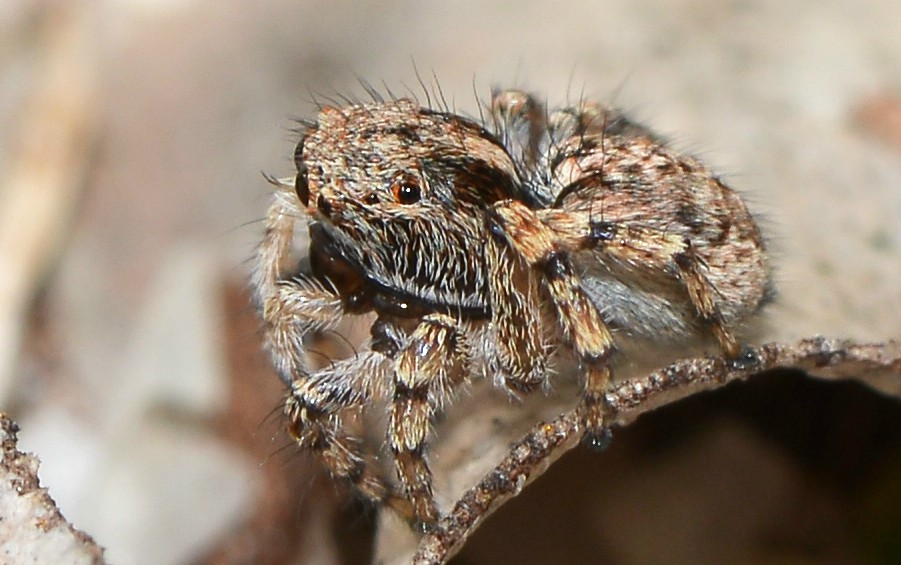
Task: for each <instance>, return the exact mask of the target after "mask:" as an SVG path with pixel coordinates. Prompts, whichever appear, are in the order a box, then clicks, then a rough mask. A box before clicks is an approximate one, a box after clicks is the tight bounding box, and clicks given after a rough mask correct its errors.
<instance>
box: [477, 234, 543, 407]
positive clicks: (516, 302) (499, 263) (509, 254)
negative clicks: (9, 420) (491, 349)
mask: <svg viewBox="0 0 901 565" xmlns="http://www.w3.org/2000/svg"><path fill="white" fill-rule="evenodd" d="M498 237H501V240H498V239H497V238H498ZM485 256H486V259H487V263H488V281H489V287H490V290H491V325H492V327H493V328H494V332H495V359H494V363H496V364H497V367H496V370H495V371H494V372H495V373H496V375H497V377H496V378H497V380H498V383H499V384H503V385H504V386H506V387H507V388H509V389H510V390H512V391H515V392H531V391H533V390H535V389H536V388H538V387H539V386H542V385H545V384H546V382H547V354H546V352H545V348H544V344H543V342H542V332H541V331H540V328H541V327H542V319H541V310H540V307H539V304H538V288H537V280H536V279H537V277H535V276H533V273H532V270H531V269H530V268H529V265H526V264H525V263H524V262H522V261H520V260H519V258H518V257H516V256H515V254H514V252H513V250H511V249H510V248H509V247H508V245H507V244H506V243H505V242H504V241H503V240H502V236H497V235H495V236H494V237H490V238H488V241H487V242H486V252H485Z"/></svg>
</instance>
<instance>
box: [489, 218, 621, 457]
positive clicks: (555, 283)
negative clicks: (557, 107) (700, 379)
mask: <svg viewBox="0 0 901 565" xmlns="http://www.w3.org/2000/svg"><path fill="white" fill-rule="evenodd" d="M489 221H490V222H491V229H492V231H493V232H494V233H495V234H498V235H500V234H503V235H504V236H505V237H506V241H507V243H508V244H509V245H510V247H511V248H512V249H513V250H514V251H515V252H516V253H517V254H518V255H519V256H520V257H521V258H522V259H523V260H524V261H525V262H526V263H527V264H529V265H530V266H532V267H533V268H534V269H537V270H539V271H540V272H541V273H542V275H543V278H544V283H545V287H546V288H547V291H548V293H549V294H550V297H551V300H552V302H553V303H554V307H555V309H556V311H557V317H558V319H559V320H560V324H561V325H562V326H563V330H564V333H565V335H566V337H567V338H568V339H569V341H570V342H571V343H572V346H573V349H574V350H575V352H576V354H577V355H578V356H579V360H580V362H581V364H582V367H583V368H584V371H585V373H584V380H583V383H582V391H583V392H582V412H583V417H584V422H585V427H586V430H585V438H586V441H587V442H588V443H590V444H591V445H595V446H598V447H603V446H604V445H606V443H607V442H608V441H609V431H607V430H606V429H605V427H604V413H605V410H606V397H605V394H606V392H607V387H608V386H609V383H610V380H611V370H610V365H609V360H610V355H611V353H612V352H613V349H614V344H613V336H612V335H611V334H610V330H609V329H608V328H607V325H606V324H605V323H604V320H603V318H602V317H601V314H600V312H599V311H598V309H597V307H596V306H595V305H594V303H593V302H592V301H591V299H590V298H589V297H588V295H587V294H586V293H585V292H584V291H583V290H582V287H581V286H580V284H579V279H578V277H577V276H576V274H575V272H574V271H573V267H572V262H571V260H570V257H569V252H568V251H567V250H565V249H562V248H560V246H558V245H557V244H556V242H555V234H554V233H553V231H552V230H551V229H550V228H549V227H548V226H547V225H545V224H544V223H543V222H541V220H540V219H539V218H538V216H537V215H536V213H535V212H534V211H532V210H531V209H529V208H528V207H526V206H525V205H523V204H521V203H519V202H516V201H512V200H510V201H503V202H499V203H497V204H495V206H494V208H493V209H492V213H491V219H490V220H489Z"/></svg>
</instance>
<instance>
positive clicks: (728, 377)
mask: <svg viewBox="0 0 901 565" xmlns="http://www.w3.org/2000/svg"><path fill="white" fill-rule="evenodd" d="M773 369H797V370H802V371H805V372H807V373H808V374H811V375H812V376H816V377H823V378H830V379H845V378H847V379H855V380H858V381H860V382H862V383H864V384H866V385H868V386H870V387H872V388H875V389H877V390H880V391H882V392H885V393H887V394H891V395H894V396H896V397H899V398H901V344H899V343H897V342H888V343H884V344H857V343H854V342H852V341H847V340H829V339H823V338H811V339H805V340H801V341H799V342H797V343H794V344H780V343H770V344H766V345H763V346H760V347H757V348H753V349H749V350H748V351H747V352H746V355H745V356H744V357H743V361H741V362H735V361H728V360H726V359H723V358H719V357H717V358H699V359H687V360H683V361H679V362H677V363H674V364H673V365H670V366H669V367H666V368H664V369H660V370H658V371H655V372H653V373H651V374H649V375H647V376H646V377H644V378H641V379H634V380H630V381H627V382H624V383H622V384H620V385H619V386H618V387H616V388H615V389H613V390H612V391H611V392H610V393H608V394H607V402H608V403H609V406H610V408H611V410H612V418H613V426H615V427H622V426H626V425H628V424H629V423H631V422H633V421H634V420H635V419H636V418H638V416H640V415H641V414H644V413H646V412H649V411H651V410H653V409H655V408H658V407H660V406H663V405H665V404H669V403H670V402H674V401H676V400H680V399H682V398H685V397H687V396H690V395H692V394H695V393H697V392H699V391H702V390H710V389H714V388H718V387H720V386H723V385H726V384H729V383H731V382H733V381H738V380H743V379H746V378H748V377H750V376H752V375H755V374H758V373H761V372H763V371H770V370H773ZM580 437H581V427H580V418H579V414H578V412H577V411H576V410H571V411H569V412H567V413H565V414H562V415H561V416H559V417H558V418H556V419H555V420H553V421H552V422H550V423H541V424H539V425H537V426H535V427H534V428H532V430H531V431H530V432H529V433H528V434H526V435H525V436H524V437H523V438H522V439H521V440H519V441H518V442H516V443H515V444H514V445H513V447H512V448H511V450H510V453H509V455H508V456H507V457H505V458H504V460H503V461H501V462H500V464H499V465H498V466H497V467H495V468H494V469H493V470H492V471H491V472H489V473H488V474H487V475H485V477H484V478H483V479H482V480H481V481H480V482H479V483H478V484H477V485H476V486H474V487H473V488H471V489H469V490H468V491H467V492H466V493H465V494H464V495H463V496H462V497H461V498H460V500H459V501H458V502H457V503H456V504H455V505H454V507H453V509H452V510H451V511H450V513H448V514H447V515H446V516H444V517H443V518H442V519H441V520H440V522H439V523H438V525H437V526H436V528H435V529H434V530H433V531H432V532H431V533H429V534H428V535H427V536H425V537H424V538H423V539H422V540H421V541H420V544H419V549H418V551H417V552H416V555H415V557H414V558H413V562H414V563H417V564H438V563H445V562H446V561H447V560H448V559H450V558H451V557H452V556H453V555H454V554H456V553H457V552H458V551H459V550H460V549H461V548H462V547H463V545H464V544H465V542H466V540H467V539H468V538H469V536H470V535H472V533H473V532H474V531H475V530H476V529H477V528H478V527H479V525H480V524H481V523H482V522H483V521H484V520H485V518H487V517H488V516H489V515H490V514H491V513H492V512H494V511H495V510H497V509H498V508H500V507H501V506H502V505H503V504H504V502H506V501H507V500H509V499H510V498H512V497H514V496H516V495H517V494H519V492H520V491H521V490H522V489H523V487H525V486H526V484H528V483H529V482H531V481H532V480H534V479H535V478H537V477H538V476H540V475H541V474H542V473H543V472H544V471H545V470H546V469H547V468H548V467H549V466H550V465H551V463H553V462H554V461H555V460H556V459H557V458H558V457H560V456H561V455H563V454H564V453H565V452H566V451H568V450H570V449H571V448H573V447H574V446H575V445H577V444H578V442H579V439H580Z"/></svg>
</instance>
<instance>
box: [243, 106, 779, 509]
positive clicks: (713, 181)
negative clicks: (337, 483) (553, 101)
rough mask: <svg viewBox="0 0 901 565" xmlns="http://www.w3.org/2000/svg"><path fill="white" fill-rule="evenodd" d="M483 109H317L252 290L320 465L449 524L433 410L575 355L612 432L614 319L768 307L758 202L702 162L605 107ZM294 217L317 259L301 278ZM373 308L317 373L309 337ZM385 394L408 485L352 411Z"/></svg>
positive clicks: (691, 316)
mask: <svg viewBox="0 0 901 565" xmlns="http://www.w3.org/2000/svg"><path fill="white" fill-rule="evenodd" d="M489 110H490V112H489V114H488V119H487V120H485V123H483V124H480V123H477V122H474V121H472V120H469V119H466V118H463V117H460V116H457V115H454V114H451V113H449V112H440V111H435V110H432V109H429V108H422V107H420V106H419V105H418V104H416V103H414V102H412V101H410V100H405V99H400V100H391V101H380V102H375V103H372V104H356V105H349V106H347V107H343V108H331V107H325V108H322V109H321V111H320V113H319V116H318V118H317V120H316V122H315V123H312V124H310V125H309V126H308V127H307V128H306V129H305V131H303V133H302V139H301V141H300V142H299V143H298V145H297V148H296V151H295V164H296V168H297V175H296V177H295V179H293V182H282V183H281V184H280V185H279V187H278V192H277V194H276V198H275V201H274V204H273V206H272V207H271V209H270V212H269V215H268V230H267V234H266V237H265V238H264V241H263V244H262V245H261V247H260V251H259V253H258V266H257V271H256V274H255V279H254V285H255V289H256V299H257V301H258V303H259V306H260V308H261V311H262V316H263V319H264V321H265V323H266V329H267V337H268V347H269V349H270V351H271V352H272V355H273V358H274V360H275V364H276V367H277V369H278V371H279V373H280V375H281V377H282V378H283V379H284V380H285V382H286V383H287V384H288V385H289V387H290V392H289V395H288V398H287V402H286V412H287V414H288V418H289V422H290V426H289V428H290V430H291V432H292V434H293V435H294V437H295V438H296V439H297V441H298V442H299V443H300V444H301V445H302V446H304V447H307V448H311V449H313V450H315V451H317V452H319V453H320V454H321V455H322V457H323V459H324V460H325V462H326V465H327V466H328V467H329V469H330V471H331V472H332V473H333V474H334V475H336V476H338V477H341V478H345V479H348V480H350V481H351V482H353V483H354V484H356V485H357V486H358V487H359V489H360V491H361V492H362V493H363V494H364V495H365V496H366V497H368V498H370V499H373V500H384V501H390V502H392V503H393V504H394V505H395V507H396V508H398V509H399V510H400V511H401V512H403V513H404V514H405V515H406V516H407V517H408V518H410V519H411V520H415V521H418V522H421V523H430V522H432V521H434V520H435V519H436V517H437V512H438V511H437V509H436V507H435V504H434V499H433V497H432V493H431V473H430V471H429V469H428V464H427V462H426V458H425V454H424V446H425V441H426V437H427V435H428V431H429V426H430V421H431V419H432V417H433V416H434V414H435V412H436V411H437V410H439V409H440V408H441V407H442V406H443V404H444V403H446V402H447V401H449V399H450V398H451V396H452V393H453V390H454V389H455V388H456V387H457V386H458V385H460V384H461V383H463V382H465V381H466V380H468V379H470V378H472V376H473V375H482V376H488V377H490V378H492V379H493V380H494V382H496V383H497V384H498V385H499V386H502V387H506V388H508V389H509V390H511V391H512V392H515V393H524V392H530V391H532V390H534V389H536V388H540V387H542V386H543V385H546V384H547V382H548V379H549V370H548V366H549V363H550V361H551V359H552V358H553V357H554V356H555V355H558V354H561V353H566V354H568V355H570V356H573V357H575V359H576V360H578V362H579V365H580V367H581V371H582V380H583V398H582V406H583V413H584V417H585V427H586V436H587V437H588V439H589V440H591V441H595V442H600V443H602V442H603V441H604V440H605V438H606V437H607V431H606V428H605V426H604V402H605V401H604V392H605V391H606V388H607V386H608V385H609V382H610V378H611V372H610V362H609V361H610V355H611V353H612V351H613V349H614V340H613V337H612V334H611V331H610V329H611V328H614V329H618V330H621V331H623V332H626V333H628V334H631V335H634V336H637V337H643V338H652V339H654V340H668V341H678V340H681V339H689V338H693V337H696V336H698V335H711V336H713V337H715V338H716V340H717V341H718V342H719V344H720V346H721V347H722V348H723V350H724V351H725V352H726V353H727V354H729V355H731V356H733V357H735V356H738V355H739V346H738V342H737V340H736V338H735V330H736V329H738V328H739V327H740V326H741V325H742V324H743V323H744V322H745V321H746V320H747V319H748V318H749V317H751V315H752V314H754V313H755V312H756V311H757V310H758V309H759V308H760V305H761V304H762V303H763V301H764V298H765V297H766V295H767V292H768V288H769V280H770V271H769V267H768V264H767V258H766V253H765V246H764V243H763V239H762V237H761V234H760V231H759V229H758V227H757V224H756V223H755V221H754V219H753V218H752V216H751V215H750V213H749V212H748V210H747V208H746V206H745V205H744V203H743V202H742V200H741V199H740V197H739V196H738V195H737V193H736V192H734V191H733V190H732V189H730V188H729V187H727V186H726V185H725V184H723V183H722V182H721V181H720V179H719V178H718V177H717V176H716V175H714V174H713V173H711V172H710V171H709V170H708V169H707V168H706V167H705V166H704V165H703V164H702V163H700V162H698V161H697V160H695V159H693V158H692V157H689V156H685V155H681V154H679V153H677V152H675V151H674V150H672V149H671V148H670V147H668V146H667V145H666V143H665V142H664V141H663V140H662V139H661V138H660V137H659V136H657V135H656V134H654V133H653V132H651V131H650V130H648V129H647V128H645V127H643V126H641V125H639V124H636V123H634V122H632V121H630V120H628V119H627V118H626V117H625V116H623V115H622V114H620V113H619V112H617V111H615V110H611V109H608V108H604V107H602V106H600V105H597V104H594V103H587V102H583V103H581V104H580V105H578V106H575V107H567V108H562V109H559V110H555V111H553V112H548V110H547V109H546V108H545V107H544V106H543V105H542V104H541V103H540V102H538V101H537V100H536V99H535V98H534V97H532V96H530V95H528V94H526V93H522V92H518V91H503V92H499V93H496V94H495V95H494V97H493V99H492V103H491V105H490V109H489ZM297 221H300V222H302V223H304V224H306V225H307V226H308V229H309V233H310V249H309V259H310V260H309V267H310V268H309V271H308V272H306V273H305V274H303V275H302V276H301V277H297V278H292V277H291V276H289V273H290V269H289V268H288V265H289V264H290V263H291V250H292V246H291V242H292V238H293V235H294V231H295V224H296V222H297ZM362 313H374V314H375V322H374V323H373V325H372V340H371V342H370V343H369V344H368V347H367V348H366V350H365V351H363V352H362V353H360V354H358V355H356V356H355V357H354V358H353V359H348V360H340V361H338V362H335V363H332V365H331V366H330V367H328V368H326V369H322V370H318V371H316V370H313V369H311V367H310V365H309V364H308V361H307V351H306V349H305V346H304V337H305V336H306V335H308V334H309V333H310V332H312V331H315V330H318V329H323V328H327V327H331V326H333V325H334V324H335V323H336V321H337V320H338V319H340V318H341V317H342V316H345V315H355V314H362ZM379 398H384V399H390V402H389V429H388V431H387V445H388V447H389V448H390V450H391V451H392V453H393V457H394V460H395V462H396V470H397V475H398V480H399V483H400V486H401V491H400V492H399V493H394V492H393V489H392V488H390V487H388V486H387V485H386V483H385V481H383V480H382V479H381V478H379V477H378V476H377V474H376V473H375V472H374V471H372V469H371V465H370V464H369V458H370V457H371V455H368V454H367V453H368V452H367V450H366V449H365V448H364V446H362V445H361V443H360V441H359V440H358V439H357V438H354V437H352V435H351V434H349V433H348V431H347V429H346V428H345V426H344V419H345V418H346V417H347V415H348V414H349V413H351V412H354V411H359V410H362V409H363V408H365V407H366V406H368V405H369V404H370V402H371V401H372V400H374V399H379Z"/></svg>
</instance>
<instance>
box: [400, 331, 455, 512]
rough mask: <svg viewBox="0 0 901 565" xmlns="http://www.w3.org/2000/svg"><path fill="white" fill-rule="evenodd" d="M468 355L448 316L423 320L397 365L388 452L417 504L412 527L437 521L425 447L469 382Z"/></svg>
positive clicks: (407, 493) (410, 495) (407, 494)
mask: <svg viewBox="0 0 901 565" xmlns="http://www.w3.org/2000/svg"><path fill="white" fill-rule="evenodd" d="M467 358H468V351H467V346H466V341H465V338H464V335H463V333H462V332H461V330H460V328H459V327H458V324H457V322H456V321H455V320H454V319H453V318H451V317H449V316H446V315H443V314H431V315H428V316H426V317H424V318H423V319H422V321H421V322H420V323H419V325H418V326H417V327H416V329H415V330H414V331H413V333H412V334H411V335H410V337H409V341H407V343H406V344H404V345H403V346H402V348H401V349H400V351H399V352H398V354H397V357H396V358H395V364H394V398H393V400H392V402H391V407H390V410H389V416H388V446H389V447H390V449H391V453H392V454H393V456H394V463H395V468H396V470H397V478H398V480H399V481H400V484H401V486H402V488H403V492H404V494H405V495H406V497H407V498H408V499H409V501H410V503H411V504H412V514H413V515H412V521H413V522H414V523H415V524H416V525H417V526H419V528H420V529H422V530H428V529H429V528H430V527H431V525H433V524H434V523H435V522H436V521H437V519H438V508H437V506H436V505H435V498H434V495H433V494H432V471H431V470H430V469H429V465H428V462H427V461H426V459H425V445H426V439H427V437H428V433H429V431H430V429H431V421H432V417H433V415H434V413H435V411H436V410H437V409H438V408H440V407H441V406H442V405H443V404H444V403H445V402H446V401H447V400H449V398H450V397H451V395H452V394H453V391H454V389H455V388H456V386H457V385H459V384H460V382H462V381H463V379H464V378H465V377H466V374H467V371H468V361H467Z"/></svg>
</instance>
